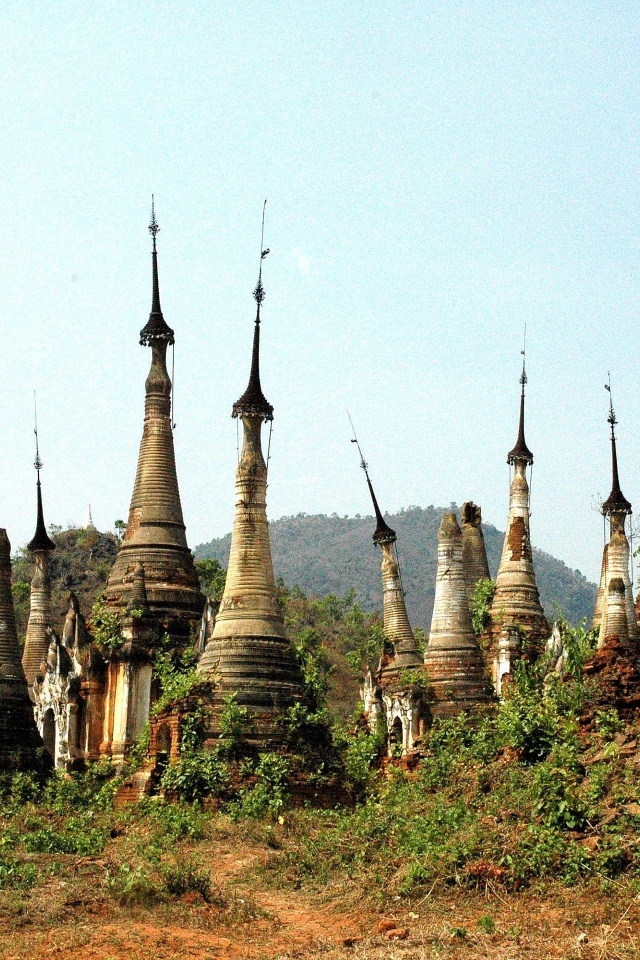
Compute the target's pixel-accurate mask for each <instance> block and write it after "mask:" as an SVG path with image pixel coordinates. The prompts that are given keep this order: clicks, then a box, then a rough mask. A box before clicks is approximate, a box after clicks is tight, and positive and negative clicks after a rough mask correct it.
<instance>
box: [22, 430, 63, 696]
mask: <svg viewBox="0 0 640 960" xmlns="http://www.w3.org/2000/svg"><path fill="white" fill-rule="evenodd" d="M35 468H36V471H37V474H38V480H37V485H36V486H37V500H38V514H37V520H36V532H35V534H34V536H33V539H32V540H31V542H30V543H29V544H27V549H28V550H30V551H31V553H32V555H33V559H34V563H35V567H34V571H33V577H32V579H31V600H30V609H29V622H28V624H27V633H26V638H25V644H24V651H23V654H22V666H23V668H24V673H25V676H26V678H27V683H28V684H29V693H30V695H32V691H31V685H32V684H33V681H34V680H35V678H36V677H37V676H38V674H39V673H40V672H41V666H42V664H43V662H44V661H45V660H46V658H47V651H48V649H49V632H48V631H49V630H51V628H52V626H53V624H52V620H51V578H50V576H49V560H50V557H51V554H52V553H53V551H54V550H55V548H56V545H55V543H54V542H53V541H52V540H51V538H50V537H49V536H48V534H47V528H46V527H45V523H44V513H43V509H42V486H41V483H40V470H41V469H42V460H41V459H40V451H39V449H38V432H37V427H36V459H35Z"/></svg>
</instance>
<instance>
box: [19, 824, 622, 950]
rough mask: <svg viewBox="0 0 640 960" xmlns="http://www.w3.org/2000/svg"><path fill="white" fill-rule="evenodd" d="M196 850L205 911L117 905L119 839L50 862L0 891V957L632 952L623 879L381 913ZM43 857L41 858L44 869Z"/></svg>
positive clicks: (231, 856)
mask: <svg viewBox="0 0 640 960" xmlns="http://www.w3.org/2000/svg"><path fill="white" fill-rule="evenodd" d="M197 852H198V857H199V859H200V860H201V862H203V863H206V864H207V866H208V868H209V869H210V872H211V877H212V880H213V883H214V896H213V897H212V901H211V902H209V903H207V902H205V900H204V899H203V898H202V897H201V896H200V894H198V893H195V892H194V891H190V892H189V893H187V894H184V895H183V896H182V897H181V898H178V899H173V900H170V901H167V902H162V903H156V904H154V903H151V904H150V905H148V906H139V905H138V906H123V905H120V904H118V903H116V902H115V901H114V900H113V898H112V896H111V895H110V893H109V890H108V886H107V883H106V877H107V876H108V875H109V873H110V872H111V873H112V872H113V871H114V870H116V869H117V867H118V863H119V862H122V857H123V856H124V853H125V851H124V850H121V851H120V852H119V851H118V846H117V844H116V845H114V848H113V850H112V851H110V854H109V857H103V858H100V857H72V856H69V857H61V856H57V857H54V856H51V857H49V860H50V861H51V866H52V871H51V872H52V875H51V876H49V877H47V878H46V879H45V880H44V881H42V882H40V883H39V884H38V885H37V886H36V887H34V888H33V889H31V890H30V891H27V892H18V891H4V892H2V894H0V958H2V960H13V958H15V960H27V958H28V960H31V958H34V957H38V958H47V957H53V958H57V960H71V958H74V960H75V958H80V957H81V958H83V960H156V958H157V960H172V958H181V960H182V958H184V960H209V958H211V960H213V958H215V960H218V958H220V960H294V958H320V957H322V958H327V960H347V958H349V960H374V958H375V960H422V958H437V957H446V958H451V960H462V958H464V960H480V958H483V960H484V958H487V960H488V958H491V960H517V958H521V957H522V958H529V957H530V958H536V960H545V958H567V960H569V958H570V960H635V958H637V957H640V898H638V897H637V896H636V895H634V893H633V892H631V890H630V888H629V887H628V886H627V885H626V884H624V883H621V884H611V885H610V887H609V889H608V890H607V893H606V894H605V893H603V892H602V891H601V890H600V889H597V888H596V887H595V886H594V888H593V889H588V890H586V891H585V889H584V888H582V889H581V890H580V891H577V890H567V889H565V888H563V887H558V888H555V887H554V888H553V889H552V890H551V891H547V892H545V894H544V896H541V895H540V894H537V893H534V892H532V891H525V892H522V893H518V894H506V893H504V892H503V891H502V890H501V889H499V888H493V889H491V888H490V887H487V889H486V890H485V891H483V892H479V893H475V894H469V892H468V891H465V890H459V889H452V890H450V891H446V892H445V893H444V894H443V893H442V892H436V891H432V892H431V893H429V894H427V895H426V896H425V897H423V898H422V899H421V900H414V901H411V902H409V901H407V900H404V899H403V900H400V899H399V898H398V899H395V900H394V899H391V900H389V901H388V902H387V903H386V904H385V909H384V911H382V910H381V908H376V907H374V906H373V905H372V904H373V902H374V901H373V900H372V899H371V898H370V897H367V896H366V895H365V894H366V891H364V892H362V895H361V896H360V898H359V899H358V900H357V901H354V895H353V890H352V889H351V890H349V888H348V887H347V886H346V885H342V886H341V885H340V884H338V883H336V884H335V886H334V885H332V886H331V887H327V888H325V889H324V890H320V891H313V892H310V891H304V890H296V889H294V888H292V887H289V886H286V887H279V888H274V887H272V886H269V885H268V883H267V881H266V880H265V878H264V877H265V876H266V875H267V874H264V876H263V871H262V868H263V867H264V866H265V865H266V862H267V861H268V859H269V858H271V857H274V856H278V854H277V852H274V851H273V850H270V849H268V848H267V847H266V846H265V845H263V844H262V843H259V842H256V841H255V839H253V838H247V837H243V836H242V835H240V836H235V835H232V834H231V835H229V834H227V835H224V834H222V835H221V836H216V837H215V838H214V839H213V840H207V841H205V842H201V843H199V844H198V848H197ZM46 860H47V857H46V856H44V855H41V856H40V857H39V858H38V862H39V866H40V868H41V869H42V867H43V862H46ZM54 861H55V865H54ZM61 861H67V862H66V863H61ZM61 867H62V869H61ZM43 872H46V871H43ZM384 928H390V929H384ZM398 937H403V938H404V939H397V938H398Z"/></svg>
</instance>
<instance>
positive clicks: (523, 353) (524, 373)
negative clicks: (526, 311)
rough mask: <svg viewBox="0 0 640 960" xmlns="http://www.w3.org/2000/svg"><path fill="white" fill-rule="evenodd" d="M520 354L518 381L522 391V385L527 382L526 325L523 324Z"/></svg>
mask: <svg viewBox="0 0 640 960" xmlns="http://www.w3.org/2000/svg"><path fill="white" fill-rule="evenodd" d="M520 354H521V356H522V373H521V374H520V383H521V384H522V391H523V392H524V385H525V383H526V382H527V368H526V361H527V325H526V323H525V325H524V339H523V343H522V350H521V351H520Z"/></svg>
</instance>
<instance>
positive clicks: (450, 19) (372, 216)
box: [0, 0, 640, 579]
mask: <svg viewBox="0 0 640 960" xmlns="http://www.w3.org/2000/svg"><path fill="white" fill-rule="evenodd" d="M639 22H640V10H639V7H638V4H632V3H615V2H609V3H607V2H599V3H588V2H582V3H568V2H562V0H558V2H554V3H527V4H522V3H521V2H502V3H498V2H493V3H492V2H480V0H478V2H469V3H453V2H442V3H435V4H430V5H429V4H425V3H424V2H420V3H413V2H403V3H391V2H379V3H367V4H364V3H353V2H343V3H322V4H312V5H308V4H307V5H303V4H294V3H285V2H272V3H265V2H260V0H257V2H256V0H254V2H244V0H241V2H236V3H224V4H222V3H220V4H216V3H204V2H199V3H198V2H194V3H178V2H165V3H141V2H138V3H136V2H128V3H126V4H120V3H102V4H86V3H69V2H55V3H52V2H49V3H40V4H38V5H33V4H32V3H20V2H14V3H10V4H5V6H4V8H3V11H2V13H1V14H0V118H1V125H2V130H3V137H2V139H1V141H0V169H1V170H2V177H1V179H0V201H1V202H0V224H1V227H2V243H1V245H0V325H1V330H2V343H3V349H2V353H1V356H2V377H1V381H0V398H1V402H2V410H3V414H4V417H3V421H4V429H3V431H2V449H3V457H2V462H3V469H2V475H1V477H0V503H1V505H2V514H1V517H0V525H2V526H6V527H7V528H8V532H9V536H10V538H11V540H12V543H13V545H14V547H17V546H19V545H21V544H22V543H24V542H25V541H26V540H27V539H28V538H29V537H30V536H31V535H32V533H33V527H34V508H35V492H34V481H35V476H34V471H33V467H32V461H33V434H32V391H33V388H34V386H35V387H36V388H37V390H38V402H39V419H40V436H41V452H42V457H43V460H44V463H45V466H44V470H43V485H44V491H45V509H46V518H47V522H55V523H60V524H61V525H63V526H64V525H66V524H67V523H70V522H83V521H84V519H85V517H86V511H87V504H88V503H89V502H91V505H92V508H93V515H94V519H95V522H96V524H97V525H98V526H99V527H101V528H109V527H111V526H112V524H113V521H114V520H115V519H117V518H124V519H126V515H127V510H128V504H129V498H130V495H131V489H132V484H133V478H134V473H135V464H136V457H137V449H138V443H139V438H140V432H141V428H142V410H143V384H144V379H145V376H146V373H147V368H148V362H149V352H148V350H144V349H143V348H141V347H140V346H138V342H137V337H138V331H139V330H140V328H141V327H142V326H143V325H144V323H145V322H146V319H147V316H148V312H149V307H150V292H151V290H150V241H149V236H148V234H147V231H146V225H147V223H148V219H149V201H150V195H151V193H152V192H155V195H156V204H157V215H158V220H159V222H160V225H161V228H162V232H161V233H160V236H159V255H160V282H161V293H162V305H163V309H164V313H165V317H166V319H167V322H168V323H169V324H170V325H171V326H172V327H174V329H175V331H176V341H177V346H176V421H177V424H178V426H177V430H176V433H175V441H176V452H177V458H178V471H179V480H180V487H181V492H182V502H183V508H184V513H185V520H186V523H187V535H188V538H189V542H190V543H191V545H193V546H195V545H196V544H197V543H199V542H201V541H203V540H207V539H209V538H211V537H212V536H218V535H222V534H224V533H225V532H227V531H228V530H229V529H230V527H231V522H232V517H233V473H234V468H235V455H236V451H235V444H236V432H235V425H234V423H233V421H232V420H231V418H230V413H231V405H232V403H233V401H234V400H235V399H237V397H238V396H239V395H240V394H241V393H242V391H243V390H244V388H245V386H246V380H247V377H248V367H249V354H250V346H251V335H252V321H253V315H254V304H253V301H252V299H251V291H252V289H253V287H254V284H255V280H256V274H257V269H258V250H259V228H260V213H261V206H262V200H263V198H264V197H265V196H268V197H269V203H268V206H267V231H266V244H267V246H269V247H270V248H271V251H272V253H271V255H270V257H269V258H268V259H267V261H266V262H265V268H264V283H265V287H266V290H267V300H266V302H265V305H264V325H263V386H264V391H265V394H266V396H267V397H268V399H269V400H270V401H271V403H273V405H274V407H275V417H276V419H275V425H274V435H273V442H272V461H271V473H270V487H269V514H270V516H271V517H272V518H276V517H279V516H282V515H283V514H295V513H298V512H300V511H304V512H308V513H315V512H323V513H332V512H334V511H335V512H337V513H338V514H340V515H343V514H349V515H353V514H354V513H366V512H368V511H369V503H368V499H367V490H366V486H365V483H364V478H363V476H362V474H361V473H360V472H359V470H358V466H357V459H356V456H355V454H354V448H353V447H352V446H351V445H350V444H349V423H348V420H347V416H346V409H347V407H348V408H349V409H350V410H351V413H352V416H353V418H354V421H355V423H356V426H357V428H358V431H359V435H360V439H361V443H362V446H363V448H364V451H365V455H366V457H367V459H368V461H369V463H370V468H371V474H372V478H373V481H374V484H375V486H376V490H377V493H378V497H379V500H380V502H381V505H382V506H383V508H385V509H389V510H395V509H397V508H399V507H402V506H408V505H410V504H420V505H423V506H426V505H428V504H434V505H436V506H438V505H442V506H446V505H448V504H449V502H450V501H452V500H455V501H457V502H458V503H461V502H462V501H463V500H465V499H473V500H475V501H476V502H477V503H480V504H481V505H482V508H483V515H484V517H485V519H486V520H487V521H489V522H491V523H493V524H495V525H497V526H498V527H501V528H503V527H504V522H505V518H506V511H507V496H508V472H507V467H506V464H505V458H506V453H507V451H508V450H509V449H510V448H511V446H512V445H513V443H514V442H515V437H516V431H517V412H518V390H519V385H518V376H519V372H520V371H519V363H520V349H521V340H522V330H523V325H524V323H525V321H526V323H527V328H528V364H527V365H528V373H529V385H528V399H527V442H528V444H529V446H530V447H531V449H532V450H533V453H534V455H535V459H536V462H535V466H534V476H533V491H532V493H533V504H532V506H533V519H532V536H533V540H534V543H535V544H537V545H538V546H540V547H542V548H543V549H546V550H549V551H550V552H552V553H554V554H556V555H557V556H559V557H561V558H562V559H564V560H565V561H566V562H567V563H568V564H569V565H570V566H576V567H579V568H580V569H581V570H582V571H583V573H585V574H586V575H588V576H589V577H590V578H591V579H595V578H597V575H598V572H599V563H600V553H601V548H602V523H601V520H600V519H599V518H598V515H597V514H596V513H595V512H594V511H593V509H592V500H593V498H594V497H595V496H596V495H597V494H598V493H600V494H601V495H603V496H606V495H607V493H608V491H609V486H610V467H609V447H608V439H607V424H606V415H607V410H606V401H607V397H606V394H605V391H604V390H603V388H602V387H603V384H604V382H605V379H606V375H607V370H609V369H610V370H611V373H612V383H613V390H614V402H615V406H616V411H617V413H618V417H619V420H620V426H619V456H620V470H621V481H622V488H623V491H624V493H625V495H626V496H627V497H628V498H629V499H630V500H631V501H632V502H633V503H634V504H635V505H636V506H637V508H638V510H640V478H639V477H638V474H637V471H636V470H635V465H636V464H637V463H638V458H639V455H640V436H639V432H638V429H637V424H638V422H639V421H640V396H639V392H638V389H637V363H638V350H637V341H638V332H637V329H638V324H637V322H636V317H637V301H638V287H639V281H640V270H639V266H638V252H639V251H638V186H637V185H638V182H640V176H639V174H640V170H639V166H640V163H639V157H638V143H639V142H640V141H639V137H638V134H639V130H638V127H639V121H638V52H639V50H638V48H639V42H638V41H639ZM400 546H401V545H400Z"/></svg>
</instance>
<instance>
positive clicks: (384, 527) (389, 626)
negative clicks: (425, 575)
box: [349, 415, 422, 683]
mask: <svg viewBox="0 0 640 960" xmlns="http://www.w3.org/2000/svg"><path fill="white" fill-rule="evenodd" d="M349 420H350V422H351V428H352V430H353V439H352V441H351V442H352V443H355V444H356V446H357V448H358V453H359V455H360V466H361V468H362V469H363V471H364V475H365V477H366V478H367V486H368V487H369V493H370V495H371V502H372V503H373V510H374V513H375V517H376V529H375V530H374V533H373V537H372V539H373V542H374V544H377V545H378V546H379V547H380V552H381V554H382V564H381V569H382V601H383V618H384V636H385V639H386V640H387V641H388V643H390V644H391V645H392V647H393V655H392V656H391V657H390V658H389V657H387V656H385V655H384V654H383V657H382V660H381V665H380V671H379V680H380V681H381V682H382V683H384V681H385V680H388V679H393V678H396V677H398V675H399V672H400V670H403V669H417V668H419V667H421V666H422V657H421V655H420V648H419V646H418V643H417V641H416V638H415V636H414V633H413V630H412V629H411V624H410V623H409V617H408V615H407V608H406V604H405V601H404V590H403V588H402V579H401V577H400V565H399V563H398V555H397V550H396V547H395V544H396V541H397V539H398V537H397V535H396V532H395V530H392V529H391V527H390V526H389V524H388V523H387V522H386V520H385V519H384V517H383V516H382V512H381V510H380V507H379V506H378V500H377V497H376V495H375V492H374V489H373V484H372V483H371V477H370V476H369V467H368V464H367V462H366V460H365V459H364V456H363V454H362V450H361V448H360V444H359V442H358V438H357V436H356V431H355V428H354V426H353V421H352V420H351V415H349Z"/></svg>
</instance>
